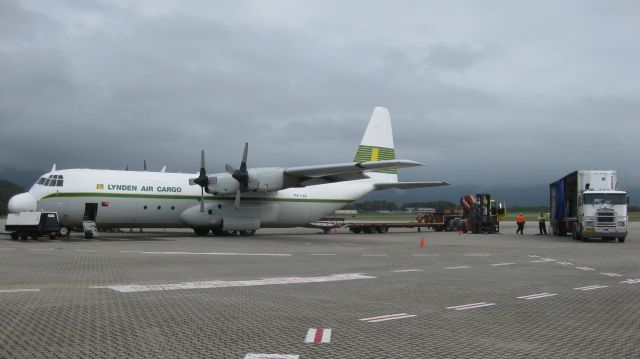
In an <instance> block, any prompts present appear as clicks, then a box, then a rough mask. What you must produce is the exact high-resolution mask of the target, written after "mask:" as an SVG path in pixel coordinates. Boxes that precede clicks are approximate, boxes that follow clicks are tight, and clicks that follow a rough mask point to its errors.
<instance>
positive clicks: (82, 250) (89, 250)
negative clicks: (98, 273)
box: [76, 249, 98, 252]
mask: <svg viewBox="0 0 640 359" xmlns="http://www.w3.org/2000/svg"><path fill="white" fill-rule="evenodd" d="M97 251H98V250H97V249H76V252H97Z"/></svg>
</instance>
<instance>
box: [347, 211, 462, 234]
mask: <svg viewBox="0 0 640 359" xmlns="http://www.w3.org/2000/svg"><path fill="white" fill-rule="evenodd" d="M430 215H431V216H426V220H424V221H410V222H357V223H345V224H344V227H347V228H348V229H349V231H351V232H352V233H355V234H358V233H387V232H388V231H389V228H417V229H418V232H420V231H421V229H422V228H431V229H433V230H434V231H436V232H441V231H455V230H457V229H458V226H459V221H461V220H462V217H461V216H459V215H457V214H441V213H432V214H430Z"/></svg>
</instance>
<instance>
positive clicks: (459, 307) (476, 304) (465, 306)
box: [447, 302, 496, 310]
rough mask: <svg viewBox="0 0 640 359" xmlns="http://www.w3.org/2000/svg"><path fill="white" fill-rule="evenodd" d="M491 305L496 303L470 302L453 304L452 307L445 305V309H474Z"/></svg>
mask: <svg viewBox="0 0 640 359" xmlns="http://www.w3.org/2000/svg"><path fill="white" fill-rule="evenodd" d="M492 305H496V303H487V302H480V303H471V304H463V305H456V306H454V307H447V309H453V310H467V309H476V308H483V307H490V306H492Z"/></svg>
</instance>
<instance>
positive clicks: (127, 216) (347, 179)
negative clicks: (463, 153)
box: [8, 107, 447, 236]
mask: <svg viewBox="0 0 640 359" xmlns="http://www.w3.org/2000/svg"><path fill="white" fill-rule="evenodd" d="M247 155H248V144H247V143H245V145H244V151H243V154H242V161H241V162H240V166H239V168H234V167H232V166H230V165H226V166H225V170H226V172H222V173H216V174H213V175H208V174H207V172H206V170H205V157H204V151H202V153H201V159H200V171H199V173H197V174H196V175H197V177H194V174H190V173H169V172H146V171H115V170H96V169H64V170H57V169H56V168H55V165H54V166H53V168H52V169H51V171H50V172H49V173H46V174H44V175H42V177H41V178H40V179H39V180H38V181H37V182H36V183H35V184H34V185H33V186H32V187H31V188H30V189H29V191H28V192H25V193H21V194H18V195H16V196H14V197H12V198H11V199H10V200H9V204H8V208H9V211H10V212H12V213H17V212H28V211H53V212H57V213H58V219H59V221H60V224H61V225H62V230H61V234H63V235H66V234H68V232H69V231H70V230H71V229H73V228H80V227H82V223H83V221H93V222H95V223H96V224H97V226H98V227H125V228H129V227H133V228H154V227H155V228H161V227H186V228H193V230H194V231H195V233H196V235H200V236H203V235H206V234H207V233H209V231H212V232H213V233H214V234H216V235H223V234H225V235H229V234H235V233H237V232H238V231H239V232H240V234H241V235H253V234H255V231H256V230H257V229H259V228H261V227H297V226H307V225H309V224H310V223H312V222H314V221H317V220H318V219H320V218H322V217H325V216H327V215H328V214H331V213H333V212H334V211H335V210H336V209H340V208H342V207H344V206H346V205H347V204H349V203H351V202H353V201H355V200H357V199H358V198H360V197H362V196H364V195H366V194H367V193H370V192H372V191H376V190H384V189H389V188H401V189H410V188H422V187H433V186H443V185H447V183H446V182H442V181H434V182H398V175H397V169H399V168H406V167H415V166H422V164H421V163H418V162H415V161H410V160H402V159H396V156H395V148H394V144H393V135H392V131H391V119H390V116H389V112H388V110H387V109H386V108H382V107H377V108H375V109H374V111H373V114H372V116H371V119H370V120H369V124H368V125H367V128H366V131H365V134H364V136H363V138H362V142H361V143H360V146H359V147H358V150H357V152H356V155H355V159H354V161H353V162H348V163H336V164H326V165H316V166H302V167H287V168H280V167H261V168H248V167H247V157H248V156H247Z"/></svg>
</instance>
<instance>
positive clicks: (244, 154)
mask: <svg viewBox="0 0 640 359" xmlns="http://www.w3.org/2000/svg"><path fill="white" fill-rule="evenodd" d="M248 154H249V143H248V142H245V143H244V151H243V152H242V162H240V171H242V172H245V171H246V170H247V156H248Z"/></svg>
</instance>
